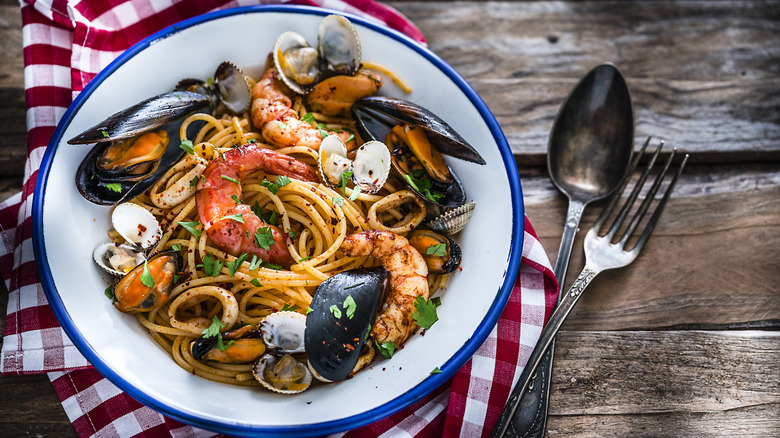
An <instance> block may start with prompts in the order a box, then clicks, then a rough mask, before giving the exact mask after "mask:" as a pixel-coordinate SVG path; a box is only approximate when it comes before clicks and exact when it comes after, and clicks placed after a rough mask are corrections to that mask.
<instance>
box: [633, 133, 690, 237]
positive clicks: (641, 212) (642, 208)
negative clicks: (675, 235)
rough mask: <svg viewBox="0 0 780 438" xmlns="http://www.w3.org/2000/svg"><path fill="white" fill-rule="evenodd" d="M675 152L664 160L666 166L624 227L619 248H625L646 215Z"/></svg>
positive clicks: (674, 150) (673, 150) (675, 150)
mask: <svg viewBox="0 0 780 438" xmlns="http://www.w3.org/2000/svg"><path fill="white" fill-rule="evenodd" d="M676 152H677V149H676V148H675V149H672V153H671V154H670V155H669V158H668V159H667V160H666V164H665V165H664V168H663V170H662V171H661V173H659V174H658V176H656V177H655V181H653V185H652V186H650V190H648V191H647V196H645V199H644V201H642V204H640V205H639V208H638V209H637V211H636V213H635V214H634V217H633V218H631V222H629V224H628V226H627V227H626V231H624V232H623V235H622V236H621V237H620V241H619V244H620V246H625V244H626V242H627V241H628V238H629V237H631V234H633V233H634V230H636V227H638V226H639V222H640V221H641V220H642V218H644V217H645V213H647V209H648V208H650V204H651V203H652V202H653V199H654V198H655V193H656V192H657V191H658V187H660V186H661V181H662V180H663V179H664V176H666V172H667V171H668V170H669V166H671V164H672V159H674V154H675V153H676Z"/></svg>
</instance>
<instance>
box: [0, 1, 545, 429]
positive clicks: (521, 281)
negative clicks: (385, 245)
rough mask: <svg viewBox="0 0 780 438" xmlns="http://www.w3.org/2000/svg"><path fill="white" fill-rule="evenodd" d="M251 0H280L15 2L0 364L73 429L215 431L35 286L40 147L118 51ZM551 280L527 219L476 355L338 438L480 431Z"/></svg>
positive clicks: (390, 16) (368, 8)
mask: <svg viewBox="0 0 780 438" xmlns="http://www.w3.org/2000/svg"><path fill="white" fill-rule="evenodd" d="M282 2H284V1H282ZM259 3H279V1H274V0H268V1H263V0H233V1H227V0H201V1H185V0H134V1H127V0H42V1H35V0H23V1H22V6H21V7H22V21H23V41H24V62H25V71H24V73H25V89H26V100H27V133H28V159H27V162H26V166H25V174H24V189H23V191H22V193H19V194H17V195H16V196H13V197H12V198H10V199H8V200H7V201H5V202H4V203H2V204H0V241H1V242H2V244H0V274H2V277H3V279H4V280H5V282H6V287H7V288H8V290H9V291H10V295H9V303H8V311H7V312H8V315H7V321H6V329H5V337H4V339H3V345H2V355H1V356H0V371H2V373H4V374H33V373H41V372H46V373H48V375H49V378H50V379H51V381H52V384H53V385H54V388H55V390H56V392H57V395H58V396H59V398H60V400H61V401H62V406H63V408H64V409H65V412H66V414H67V415H68V417H69V418H70V420H71V421H72V423H73V427H74V428H75V430H76V432H77V434H78V435H79V436H81V437H87V436H101V437H109V436H120V437H128V436H145V437H157V436H181V437H200V436H203V437H206V436H215V435H214V434H213V433H212V432H209V431H205V430H202V429H198V428H195V427H192V426H188V425H185V424H182V423H180V422H178V421H176V420H172V419H169V418H166V417H165V416H163V415H161V414H159V413H157V412H156V411H154V410H152V409H150V408H148V407H146V406H143V405H142V404H140V403H138V402H137V401H135V400H134V399H132V398H131V397H129V396H128V395H126V394H125V393H123V392H122V391H121V390H119V389H118V388H117V387H116V386H114V385H113V384H112V383H110V382H109V381H108V380H107V379H105V378H104V377H102V376H101V375H100V374H99V373H98V372H97V371H95V369H94V368H92V367H91V366H90V365H89V363H88V362H87V361H86V359H85V358H84V357H83V356H82V355H81V354H80V353H79V351H78V350H77V349H76V348H75V346H74V345H73V344H72V343H71V341H70V339H68V337H67V336H66V335H65V333H64V332H63V330H62V328H61V327H60V325H59V323H58V321H57V319H56V318H55V316H54V313H53V311H52V309H51V307H50V306H49V304H48V302H47V300H46V296H45V295H44V292H43V288H42V286H41V283H40V280H39V278H38V274H37V271H36V265H35V259H34V254H33V249H32V220H31V216H30V214H31V206H32V195H33V192H34V186H35V180H36V177H37V173H38V168H39V165H40V163H41V159H42V156H43V152H44V150H45V148H46V145H47V144H48V142H49V140H50V138H51V136H52V134H53V132H54V129H55V127H56V125H57V123H58V121H59V120H60V118H61V117H62V115H63V113H64V112H65V110H66V109H67V107H68V106H69V105H70V103H71V102H72V100H73V99H74V98H75V97H76V95H77V94H78V93H79V92H80V91H81V90H83V89H84V87H85V86H86V85H87V83H88V82H89V81H90V80H91V79H92V78H93V77H94V76H95V75H96V74H97V73H98V72H99V71H100V70H101V69H102V68H103V67H105V66H106V65H107V64H108V63H109V62H110V61H111V60H112V59H114V58H115V57H116V56H118V55H119V54H120V53H122V51H123V50H125V49H127V48H128V47H130V46H131V45H132V44H134V43H136V42H137V41H139V40H141V39H143V38H144V37H146V36H148V35H150V34H151V33H153V32H156V31H158V30H160V29H162V28H164V27H167V26H169V25H172V24H174V23H176V22H178V21H181V20H183V19H186V18H189V17H193V16H195V15H198V14H202V13H206V12H209V11H213V10H218V9H225V8H230V7H236V6H246V5H250V4H259ZM286 3H291V4H292V3H294V4H304V5H311V6H321V7H326V8H329V9H334V10H340V11H347V12H351V13H353V14H356V15H360V16H363V17H367V18H369V19H371V20H373V21H375V22H380V23H384V24H386V25H387V26H389V27H392V28H394V29H396V30H399V31H401V32H403V33H405V34H407V35H408V36H410V37H412V38H414V39H416V40H418V41H420V42H424V39H423V36H422V34H421V32H420V31H419V30H418V29H417V28H416V27H415V26H414V25H413V24H412V23H411V22H409V21H408V20H407V19H406V18H405V17H404V16H403V15H401V14H400V13H398V12H397V11H396V10H394V9H392V8H390V7H388V6H386V5H383V4H381V3H377V2H374V1H373V0H292V1H289V2H286ZM557 290H558V288H557V283H556V281H555V278H554V275H553V273H552V270H551V268H550V263H549V261H548V259H547V256H546V254H545V252H544V249H543V248H542V246H541V244H540V243H539V240H538V239H537V237H536V235H535V234H534V231H533V228H532V227H531V224H530V223H529V222H528V220H527V218H526V220H525V240H524V245H523V250H522V263H521V266H520V269H519V274H518V278H517V281H516V283H515V285H514V289H513V291H512V294H511V296H510V299H509V302H508V304H507V306H506V309H505V310H504V312H503V314H502V315H501V317H500V319H499V321H498V324H497V325H496V327H495V328H494V329H493V331H492V332H491V334H490V336H489V337H488V339H487V340H486V341H485V343H484V344H483V345H482V346H481V347H480V348H479V350H478V351H477V352H476V354H475V355H474V356H473V357H472V358H471V359H470V360H469V361H468V362H467V363H466V365H464V366H463V368H462V369H460V370H459V371H458V372H457V373H456V374H455V376H454V377H453V378H452V379H451V381H450V382H448V383H447V384H446V385H444V386H442V387H440V388H437V389H436V390H434V391H433V392H432V393H431V394H429V395H428V396H426V397H424V398H422V399H420V400H418V401H417V402H415V403H414V404H412V405H411V406H409V407H407V408H405V409H403V410H401V411H399V412H397V413H395V414H393V415H391V416H389V417H387V418H385V419H383V420H380V421H377V422H376V423H373V424H370V425H368V426H364V427H362V428H359V429H355V430H352V431H349V432H346V433H342V434H337V435H336V436H344V437H375V436H380V435H381V436H383V437H393V436H405V437H434V436H435V437H438V436H463V437H478V436H487V435H488V434H489V433H490V431H491V429H492V427H493V425H494V424H495V423H496V421H497V420H498V416H499V414H500V412H501V410H502V408H503V406H504V404H505V402H506V400H507V398H508V396H509V392H510V390H511V387H512V385H513V384H514V382H515V381H516V379H517V378H518V376H519V374H520V372H521V371H522V367H523V366H524V364H525V362H526V361H527V360H528V356H529V355H530V353H531V350H532V349H533V347H534V345H535V344H536V341H537V339H538V337H539V334H540V332H541V328H542V325H543V323H544V321H545V320H546V319H547V318H548V317H549V315H550V313H551V309H552V306H553V303H554V302H555V298H556V296H557Z"/></svg>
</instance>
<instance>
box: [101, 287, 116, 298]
mask: <svg viewBox="0 0 780 438" xmlns="http://www.w3.org/2000/svg"><path fill="white" fill-rule="evenodd" d="M103 293H104V294H106V296H107V297H108V299H109V300H111V301H114V300H115V299H116V296H115V295H114V286H109V287H107V288H106V290H104V291H103Z"/></svg>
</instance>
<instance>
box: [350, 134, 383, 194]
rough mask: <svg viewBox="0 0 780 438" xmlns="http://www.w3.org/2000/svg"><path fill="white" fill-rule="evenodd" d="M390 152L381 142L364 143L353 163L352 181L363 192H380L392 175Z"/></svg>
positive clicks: (356, 153)
mask: <svg viewBox="0 0 780 438" xmlns="http://www.w3.org/2000/svg"><path fill="white" fill-rule="evenodd" d="M390 164H391V157H390V150H389V149H388V148H387V146H386V145H385V144H384V143H382V142H381V141H369V142H366V143H363V144H362V145H361V146H360V147H359V148H358V149H357V151H356V152H355V160H354V161H353V162H352V168H353V173H352V181H353V182H354V183H355V185H356V186H358V187H360V189H361V190H362V191H363V192H366V193H369V194H374V193H376V192H378V191H379V190H380V189H381V188H382V186H383V185H384V184H385V181H387V177H388V176H389V175H390Z"/></svg>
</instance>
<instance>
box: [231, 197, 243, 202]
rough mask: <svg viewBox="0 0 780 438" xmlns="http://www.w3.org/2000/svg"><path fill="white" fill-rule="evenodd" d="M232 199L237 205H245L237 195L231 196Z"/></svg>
mask: <svg viewBox="0 0 780 438" xmlns="http://www.w3.org/2000/svg"><path fill="white" fill-rule="evenodd" d="M230 199H232V200H233V201H234V202H235V203H236V204H243V202H241V200H240V199H238V196H236V195H233V196H231V197H230Z"/></svg>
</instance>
